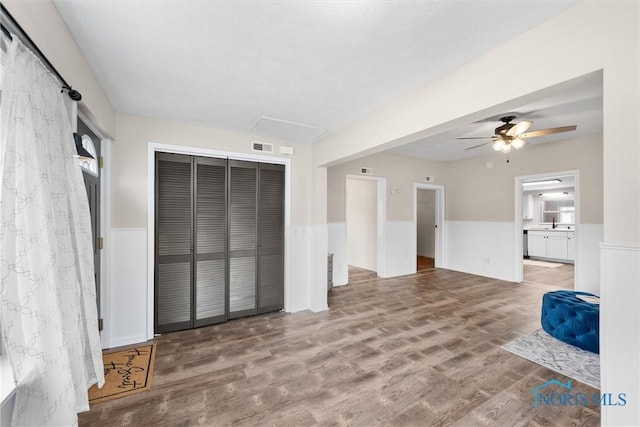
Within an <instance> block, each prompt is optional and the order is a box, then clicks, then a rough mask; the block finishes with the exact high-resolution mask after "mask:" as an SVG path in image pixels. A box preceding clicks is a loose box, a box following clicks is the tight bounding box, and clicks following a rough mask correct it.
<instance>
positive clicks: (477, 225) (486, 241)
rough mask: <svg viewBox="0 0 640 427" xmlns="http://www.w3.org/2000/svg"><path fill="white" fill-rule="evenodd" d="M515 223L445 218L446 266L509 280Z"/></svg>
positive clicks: (512, 257)
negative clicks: (450, 219)
mask: <svg viewBox="0 0 640 427" xmlns="http://www.w3.org/2000/svg"><path fill="white" fill-rule="evenodd" d="M514 230H515V223H513V222H487V221H482V222H481V221H447V235H446V236H445V239H446V248H447V249H446V251H447V257H446V259H447V268H449V269H451V270H456V271H462V272H465V273H471V274H477V275H480V276H485V277H492V278H495V279H500V280H507V281H513V280H514V277H515V275H514V271H513V266H514V262H515V255H514V252H513V247H514V237H515V234H514V233H515V231H514Z"/></svg>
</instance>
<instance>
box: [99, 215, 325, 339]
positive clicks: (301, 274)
mask: <svg viewBox="0 0 640 427" xmlns="http://www.w3.org/2000/svg"><path fill="white" fill-rule="evenodd" d="M311 230H312V227H311V226H296V225H292V226H290V228H289V233H288V235H289V238H288V240H289V243H290V245H291V248H290V251H289V254H290V257H291V259H290V260H289V262H288V263H286V261H285V263H286V264H285V268H287V269H288V272H289V278H288V283H289V286H288V291H287V290H285V304H286V306H285V308H286V310H287V311H289V312H295V311H300V310H306V309H309V308H311V303H310V292H309V289H310V285H311V279H312V277H313V276H312V274H311V273H310V271H311V262H310V259H311V258H310V257H311V253H312V251H311V249H312V247H311V245H312V244H313V243H312V242H313V239H312V232H311ZM111 240H112V244H111V282H110V286H111V288H110V296H111V301H110V304H109V305H110V307H111V310H110V312H109V313H105V314H104V322H105V331H106V332H108V334H107V336H106V337H105V347H110V348H112V347H119V346H123V345H129V344H135V343H140V342H144V341H146V340H147V339H149V338H150V337H151V336H152V332H151V335H150V334H149V328H148V326H149V324H151V325H153V318H152V317H151V315H152V314H151V313H152V310H153V298H152V292H149V291H150V290H149V288H148V280H147V244H148V241H147V229H146V228H113V229H112V230H111ZM325 265H326V257H325ZM325 277H326V275H325ZM325 289H326V287H325ZM325 298H326V297H325ZM316 299H320V300H321V299H322V298H321V297H320V298H316ZM315 306H316V308H320V307H322V306H323V302H322V301H319V302H316V304H315ZM324 306H325V307H326V299H325V301H324ZM320 309H321V308H320ZM149 322H151V323H149ZM151 331H153V327H152V326H151Z"/></svg>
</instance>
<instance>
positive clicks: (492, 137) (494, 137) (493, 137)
mask: <svg viewBox="0 0 640 427" xmlns="http://www.w3.org/2000/svg"><path fill="white" fill-rule="evenodd" d="M496 138H498V137H497V136H471V137H468V138H456V139H496Z"/></svg>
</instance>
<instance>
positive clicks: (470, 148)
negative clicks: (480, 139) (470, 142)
mask: <svg viewBox="0 0 640 427" xmlns="http://www.w3.org/2000/svg"><path fill="white" fill-rule="evenodd" d="M492 142H493V141H489V142H485V143H484V144H479V145H474V146H473V147H469V148H465V151H467V150H473V149H474V148H479V147H482V146H484V145H487V144H491V143H492Z"/></svg>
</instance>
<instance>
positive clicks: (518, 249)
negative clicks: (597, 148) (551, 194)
mask: <svg viewBox="0 0 640 427" xmlns="http://www.w3.org/2000/svg"><path fill="white" fill-rule="evenodd" d="M567 175H572V176H573V177H574V180H575V184H574V199H573V200H574V201H573V204H574V206H575V210H576V211H575V221H576V223H575V233H576V237H575V241H576V243H575V245H576V251H575V254H574V255H575V260H574V264H573V265H574V270H573V280H574V282H573V283H574V287H575V284H576V283H578V282H577V280H576V279H577V273H578V263H579V262H580V261H579V259H578V254H579V252H580V251H579V250H578V246H579V242H580V232H579V229H580V174H579V171H578V170H577V169H575V170H568V171H563V172H548V173H541V174H536V175H523V176H516V177H515V218H516V220H515V230H514V239H513V240H514V244H515V246H514V248H513V253H514V254H515V256H514V260H513V262H514V268H513V271H514V272H515V275H514V281H515V282H516V283H521V282H522V281H523V280H524V265H523V263H522V259H523V255H524V254H523V250H522V228H523V222H522V193H523V188H522V183H523V181H525V180H530V179H540V180H542V179H551V178H556V177H559V176H567Z"/></svg>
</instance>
